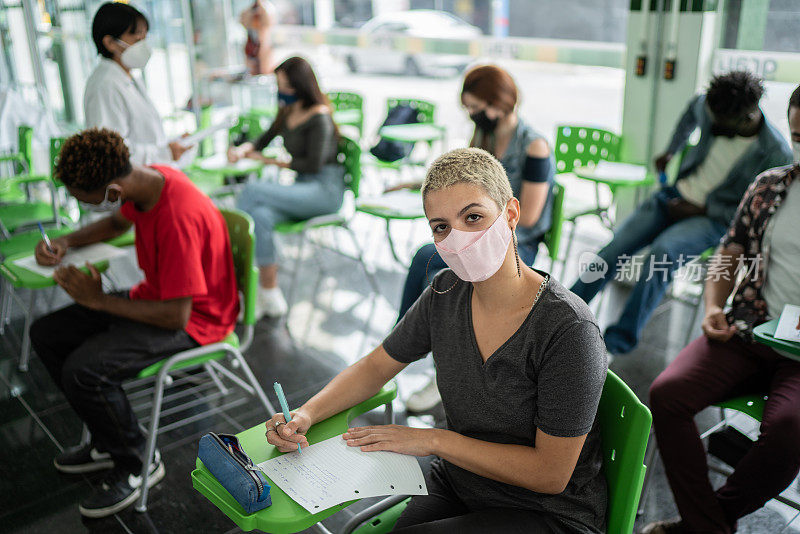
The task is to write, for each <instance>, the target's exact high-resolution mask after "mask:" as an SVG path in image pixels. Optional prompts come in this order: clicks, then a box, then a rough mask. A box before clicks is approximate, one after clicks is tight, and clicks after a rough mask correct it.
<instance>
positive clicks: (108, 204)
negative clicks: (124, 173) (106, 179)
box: [79, 186, 122, 213]
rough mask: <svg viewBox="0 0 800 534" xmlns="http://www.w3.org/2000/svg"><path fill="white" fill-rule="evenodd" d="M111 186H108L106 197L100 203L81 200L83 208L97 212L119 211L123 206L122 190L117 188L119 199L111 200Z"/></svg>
mask: <svg viewBox="0 0 800 534" xmlns="http://www.w3.org/2000/svg"><path fill="white" fill-rule="evenodd" d="M109 188H110V186H109V187H107V188H106V195H105V198H104V199H103V200H102V202H100V204H91V203H89V202H79V204H80V205H81V208H82V209H83V210H85V211H93V212H95V213H108V212H110V211H117V210H118V209H119V208H120V207H122V191H120V190H119V189H117V193H118V194H119V196H118V197H117V200H114V201H111V200H108V191H109Z"/></svg>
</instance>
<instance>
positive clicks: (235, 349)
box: [136, 210, 275, 512]
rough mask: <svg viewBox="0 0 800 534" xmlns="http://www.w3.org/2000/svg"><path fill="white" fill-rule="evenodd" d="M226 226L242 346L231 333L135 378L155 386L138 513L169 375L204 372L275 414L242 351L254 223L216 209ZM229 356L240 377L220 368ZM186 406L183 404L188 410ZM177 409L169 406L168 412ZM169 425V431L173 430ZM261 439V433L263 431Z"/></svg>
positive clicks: (252, 291) (247, 337)
mask: <svg viewBox="0 0 800 534" xmlns="http://www.w3.org/2000/svg"><path fill="white" fill-rule="evenodd" d="M220 211H221V212H222V215H223V217H225V222H226V223H227V226H228V234H229V236H230V242H231V251H232V253H233V266H234V270H235V272H236V283H237V286H238V288H239V291H240V292H241V295H242V299H241V303H242V305H243V307H244V313H243V319H242V323H243V325H244V334H243V337H242V340H241V342H240V341H239V337H238V336H237V335H236V333H235V332H232V333H231V334H229V335H228V336H227V337H226V338H225V339H223V340H222V341H219V342H217V343H211V344H209V345H204V346H201V347H197V348H195V349H191V350H186V351H183V352H179V353H178V354H175V355H173V356H170V357H169V358H166V359H164V360H161V361H160V362H157V363H154V364H153V365H150V366H149V367H146V368H144V369H142V371H141V372H139V375H138V376H137V378H138V379H152V378H154V379H155V384H154V386H153V404H152V409H151V412H150V424H149V428H148V434H147V436H148V438H147V449H146V452H145V461H144V462H143V466H142V493H141V496H140V497H139V499H138V501H137V504H136V510H137V511H140V512H144V511H146V510H147V493H148V488H147V478H148V474H149V472H150V465H151V463H152V460H153V455H154V453H155V450H156V440H157V437H158V432H159V420H160V416H161V407H162V403H163V400H164V388H165V387H166V386H168V385H169V384H170V383H171V382H172V379H171V377H170V373H174V372H175V371H178V370H182V369H189V368H200V367H202V368H204V369H205V371H206V372H207V373H208V374H209V375H210V376H211V378H212V380H213V381H214V383H215V384H217V386H218V387H220V389H221V390H223V391H222V392H223V394H224V393H225V392H226V391H227V388H224V387H222V386H221V379H222V378H228V379H230V380H231V382H233V383H234V384H236V385H238V386H239V387H241V388H242V389H244V390H245V391H247V392H248V393H249V394H250V395H252V396H254V397H255V398H256V399H257V400H258V401H259V402H260V403H261V405H262V406H263V408H264V410H265V413H268V414H272V413H275V408H274V407H273V406H272V404H271V403H270V402H269V400H268V399H267V396H266V395H265V394H264V390H263V389H261V386H260V385H259V383H258V380H256V377H255V375H253V371H252V370H251V369H250V366H249V365H248V364H247V361H246V360H245V358H244V356H243V355H242V352H244V351H245V350H247V348H248V347H249V346H250V344H251V342H252V340H253V330H254V325H255V323H256V309H255V302H256V294H257V291H258V269H257V268H256V266H255V264H254V258H255V234H254V226H255V225H254V223H253V220H252V219H251V218H250V216H249V215H247V214H246V213H244V212H241V211H238V210H220ZM226 358H229V359H230V360H232V366H231V367H233V369H239V370H240V371H241V373H242V374H243V375H244V376H243V377H239V376H238V375H237V374H236V373H235V372H234V370H232V369H228V368H227V367H226V366H223V365H222V362H224V361H225V360H226ZM189 404H190V403H187V406H188V405H189ZM174 411H176V408H174V407H173V408H170V412H174ZM196 418H197V414H196V413H194V412H192V414H191V415H190V416H189V419H187V421H186V422H187V423H188V422H191V421H194V420H195V419H196ZM174 426H175V423H171V424H170V427H174ZM262 438H263V433H262Z"/></svg>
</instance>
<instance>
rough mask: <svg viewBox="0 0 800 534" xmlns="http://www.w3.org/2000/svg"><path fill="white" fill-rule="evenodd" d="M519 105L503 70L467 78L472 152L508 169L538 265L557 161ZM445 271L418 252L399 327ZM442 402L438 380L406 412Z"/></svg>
mask: <svg viewBox="0 0 800 534" xmlns="http://www.w3.org/2000/svg"><path fill="white" fill-rule="evenodd" d="M518 100H519V94H518V89H517V86H516V84H515V83H514V79H513V78H512V77H511V75H510V74H509V73H508V72H506V71H505V70H503V69H501V68H500V67H497V66H495V65H483V66H479V67H475V68H473V69H472V70H470V71H469V72H468V73H467V74H466V76H465V77H464V84H463V86H462V88H461V104H462V105H463V106H464V110H465V111H466V112H467V114H468V115H469V118H470V119H471V120H472V122H473V123H474V125H475V128H474V130H473V132H472V140H471V141H470V146H476V147H480V148H483V149H484V150H487V151H488V152H489V153H491V154H492V155H493V156H495V157H496V158H497V159H498V160H499V161H500V163H501V164H502V165H503V167H504V168H505V170H506V174H507V175H508V181H509V183H510V184H511V191H512V192H513V194H514V196H515V197H517V198H519V202H520V210H521V212H520V220H519V224H518V225H517V230H516V232H517V240H518V242H517V250H518V252H519V257H520V259H521V260H522V261H523V263H525V264H526V265H533V262H534V261H535V260H536V253H537V251H538V250H539V243H541V242H542V239H543V238H544V234H545V233H546V232H547V231H548V230H549V229H550V224H551V220H552V210H553V184H554V183H555V179H554V177H555V160H554V159H553V153H552V150H551V149H550V147H549V145H548V144H547V141H546V140H545V139H544V137H543V136H542V134H540V133H539V132H537V131H536V130H535V129H534V128H533V127H532V126H531V125H530V124H528V122H526V121H525V119H523V118H522V117H521V116H520V115H519V113H518V110H517V103H518ZM411 185H412V184H406V186H411ZM416 188H419V184H417V186H416ZM446 267H447V265H446V264H445V262H444V261H443V260H442V258H441V256H440V255H438V254H436V248H435V247H434V245H433V243H430V244H427V245H424V246H423V247H422V248H420V249H419V250H418V251H417V253H416V254H415V255H414V258H413V260H412V261H411V266H410V267H409V269H408V274H407V276H406V281H405V284H404V286H403V295H402V297H401V299H400V310H399V313H398V318H397V320H398V321H399V320H400V319H402V318H403V316H404V315H405V314H406V312H407V311H408V309H409V308H411V305H412V304H414V302H415V301H416V300H417V298H419V296H420V295H421V294H422V291H423V290H424V289H425V287H427V286H428V285H429V284H430V281H431V280H432V279H433V277H434V276H435V275H436V273H438V272H439V271H441V270H442V269H444V268H446ZM438 402H439V392H438V390H437V389H436V380H435V378H431V380H430V382H429V383H428V384H427V385H425V386H424V387H422V388H421V389H420V390H419V391H417V392H415V393H414V394H413V395H411V396H410V397H409V399H408V401H407V403H406V406H407V408H408V409H409V410H412V411H425V410H429V409H431V408H433V407H434V406H435V405H436V404H437V403H438Z"/></svg>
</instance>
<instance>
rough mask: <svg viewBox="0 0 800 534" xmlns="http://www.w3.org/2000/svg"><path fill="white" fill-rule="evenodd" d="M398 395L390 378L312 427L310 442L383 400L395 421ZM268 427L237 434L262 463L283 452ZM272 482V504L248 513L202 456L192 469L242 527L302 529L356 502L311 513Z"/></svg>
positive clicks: (199, 484)
mask: <svg viewBox="0 0 800 534" xmlns="http://www.w3.org/2000/svg"><path fill="white" fill-rule="evenodd" d="M396 396H397V384H395V383H394V381H392V382H389V383H388V384H386V385H385V386H384V387H383V389H381V391H380V392H379V393H378V394H377V395H375V396H374V397H372V398H371V399H368V400H366V401H364V402H362V403H361V404H358V405H356V406H353V407H352V408H350V409H349V410H345V411H344V412H341V413H339V414H337V415H334V416H333V417H330V418H328V419H326V420H325V421H322V422H321V423H317V424H316V425H314V426H313V427H311V428H310V429H309V431H308V434H307V437H308V442H309V443H311V444H314V443H317V442H320V441H323V440H326V439H328V438H331V437H334V436H337V435H339V434H342V433H343V432H346V431H347V427H348V424H349V421H350V420H352V419H353V418H355V417H357V416H358V415H361V414H363V413H365V412H368V411H369V410H372V409H373V408H377V407H379V406H380V405H382V404H383V405H386V408H387V410H386V414H387V418H388V419H389V421H387V422H391V418H392V411H391V403H392V400H393V399H394V398H395V397H396ZM265 430H266V428H265V426H264V424H263V423H262V424H260V425H257V426H254V427H253V428H250V429H248V430H245V431H243V432H240V433H238V434H236V437H237V438H239V442H240V443H241V444H242V448H243V449H244V450H245V452H246V453H247V454H248V456H250V458H251V459H252V460H253V463H255V464H259V463H261V462H263V461H265V460H269V459H270V458H274V457H276V456H279V455H280V454H281V453H280V452H278V450H277V449H276V448H275V447H274V446H272V445H270V444H269V443H267V440H266V438H265V437H264V431H265ZM267 480H269V479H267ZM269 484H270V486H272V488H271V489H270V496H271V497H272V506H269V507H268V508H265V509H264V510H261V511H259V512H256V513H254V514H245V513H244V509H243V508H242V507H241V506H239V503H237V502H236V501H235V500H234V499H233V497H231V495H230V494H229V493H228V492H227V491H226V490H225V488H223V487H222V485H221V484H220V483H219V482H217V480H216V479H215V478H214V476H213V475H212V474H211V473H210V472H209V471H208V469H206V468H205V466H204V465H203V462H201V461H200V459H197V462H196V469H195V470H194V471H192V486H194V488H195V489H196V490H197V491H199V492H200V493H202V494H203V495H204V496H205V497H206V498H207V499H208V500H210V501H211V502H212V503H214V505H216V506H217V508H219V509H220V510H222V512H223V513H224V514H225V515H227V516H228V517H229V518H230V519H231V520H232V521H233V522H234V523H236V525H237V526H238V527H239V528H241V529H242V530H245V531H250V530H254V529H258V530H261V531H264V532H269V533H271V534H288V533H291V532H298V531H300V530H303V529H306V528H309V527H312V526H314V525H317V523H319V522H320V521H322V520H323V519H325V518H326V517H329V516H331V515H333V514H335V513H336V512H338V511H340V510H343V509H344V508H347V507H348V506H350V505H351V504H353V503H354V502H356V501H349V502H346V503H342V504H338V505H336V506H333V507H331V508H328V509H327V510H323V511H322V512H319V513H316V514H311V513H310V512H308V511H307V510H306V509H305V508H303V507H302V506H300V505H299V504H297V503H296V502H295V501H293V500H292V499H291V498H290V497H289V496H288V495H286V493H284V492H283V491H282V490H281V489H280V488H279V487H278V486H277V485H275V484H273V483H272V481H270V482H269ZM320 527H321V525H319V526H318V529H319V530H320V531H321V532H327V531H326V530H325V529H324V528H320Z"/></svg>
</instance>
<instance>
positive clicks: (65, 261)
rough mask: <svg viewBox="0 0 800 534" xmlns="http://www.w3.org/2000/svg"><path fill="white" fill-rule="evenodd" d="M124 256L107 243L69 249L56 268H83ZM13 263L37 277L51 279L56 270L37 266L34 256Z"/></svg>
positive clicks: (120, 250) (119, 250)
mask: <svg viewBox="0 0 800 534" xmlns="http://www.w3.org/2000/svg"><path fill="white" fill-rule="evenodd" d="M124 254H125V251H124V250H122V249H121V248H119V247H115V246H113V245H109V244H107V243H95V244H94V245H88V246H85V247H80V248H71V249H69V250H67V253H66V254H64V257H63V258H61V263H60V264H59V265H57V266H56V267H61V266H63V265H75V266H76V267H83V266H84V265H85V264H86V262H87V261H88V262H89V263H92V264H94V263H97V262H100V261H105V260H110V259H112V258H116V257H117V256H123V255H124ZM14 263H15V264H17V265H19V266H20V267H22V268H23V269H27V270H29V271H33V272H34V273H36V274H38V275H41V276H46V277H50V278H52V276H53V273H54V272H55V270H56V267H49V266H46V265H39V264H38V263H36V258H35V257H34V256H25V257H24V258H20V259H18V260H14Z"/></svg>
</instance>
